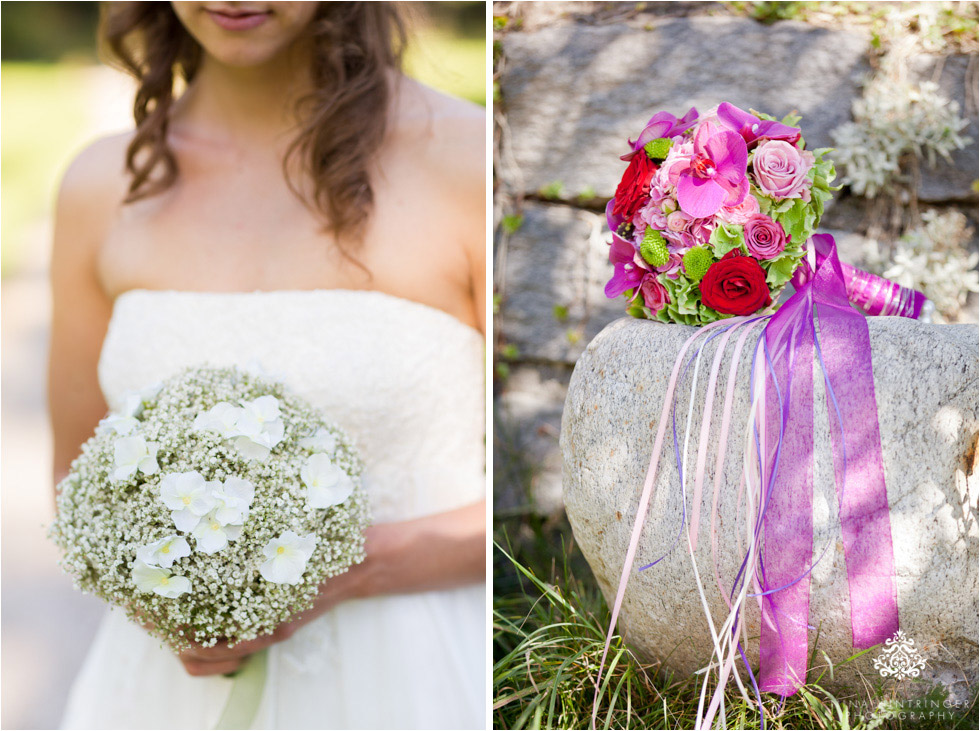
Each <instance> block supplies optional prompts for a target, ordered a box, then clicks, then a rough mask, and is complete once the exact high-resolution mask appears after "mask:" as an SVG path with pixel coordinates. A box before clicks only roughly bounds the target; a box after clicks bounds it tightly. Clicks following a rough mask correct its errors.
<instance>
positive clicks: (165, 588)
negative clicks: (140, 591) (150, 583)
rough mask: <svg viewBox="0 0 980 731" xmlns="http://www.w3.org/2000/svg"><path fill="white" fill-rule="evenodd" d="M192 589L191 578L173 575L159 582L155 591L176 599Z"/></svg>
mask: <svg viewBox="0 0 980 731" xmlns="http://www.w3.org/2000/svg"><path fill="white" fill-rule="evenodd" d="M190 590H191V580H190V579H188V578H187V577H186V576H171V577H169V578H168V579H167V580H166V582H161V583H160V584H158V585H157V586H156V587H155V588H154V589H153V591H155V592H156V593H157V594H159V595H160V596H163V597H166V598H167V599H176V598H177V597H179V596H180V595H181V594H186V593H187V592H189V591H190Z"/></svg>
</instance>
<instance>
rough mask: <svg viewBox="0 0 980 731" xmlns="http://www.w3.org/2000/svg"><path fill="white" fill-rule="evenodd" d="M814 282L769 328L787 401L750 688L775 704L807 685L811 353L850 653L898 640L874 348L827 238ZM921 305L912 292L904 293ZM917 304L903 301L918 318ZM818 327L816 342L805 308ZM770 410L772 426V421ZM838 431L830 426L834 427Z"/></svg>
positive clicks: (802, 283)
mask: <svg viewBox="0 0 980 731" xmlns="http://www.w3.org/2000/svg"><path fill="white" fill-rule="evenodd" d="M810 247H811V248H812V249H813V251H814V253H815V254H816V267H815V269H814V271H813V272H812V275H811V276H809V278H807V274H808V273H809V272H808V271H807V270H806V269H805V270H804V271H803V272H801V273H799V275H798V276H797V277H795V278H794V282H793V284H794V287H795V288H796V293H795V294H794V295H793V296H792V297H791V298H790V299H789V300H788V301H787V302H786V303H785V304H784V305H783V306H782V307H781V308H780V309H779V311H778V312H777V313H776V314H775V315H773V317H772V319H771V320H770V321H769V323H768V324H767V325H766V344H767V348H768V350H769V351H770V352H773V353H780V352H782V353H783V354H784V357H783V358H778V357H777V358H776V359H775V361H774V363H773V367H774V370H775V376H776V379H777V384H778V385H779V388H780V391H781V392H782V393H783V394H784V399H783V419H784V434H783V435H782V444H781V448H780V450H779V454H780V455H781V456H780V457H777V458H776V459H778V460H779V462H780V463H779V464H776V463H775V460H774V463H773V464H772V465H771V468H770V472H769V475H768V477H769V480H770V481H771V482H770V485H769V493H770V495H769V500H768V504H767V505H766V513H765V520H764V524H765V528H764V530H765V549H764V552H763V557H762V568H763V588H764V591H765V592H766V594H767V596H766V601H765V602H764V604H763V606H764V608H765V609H766V610H767V611H765V613H764V621H763V624H762V636H761V640H760V647H759V669H760V683H759V687H760V689H761V690H764V691H771V692H775V693H778V694H780V695H783V696H787V695H792V694H793V693H795V692H796V690H797V688H798V687H799V685H801V684H802V683H803V682H804V681H805V678H806V670H807V667H806V660H807V624H808V619H809V571H810V563H811V557H812V549H813V529H812V525H811V516H812V513H813V509H812V495H813V395H812V381H813V348H814V345H816V348H817V356H818V358H819V360H820V363H821V366H822V368H823V371H824V377H825V380H826V382H827V385H828V389H827V392H828V397H827V408H828V411H829V414H830V423H831V429H830V442H831V450H832V452H833V456H834V468H835V484H836V489H837V497H838V504H839V506H840V519H841V529H842V533H843V537H844V560H845V563H846V567H847V583H848V593H849V596H850V603H851V630H852V640H853V645H854V647H856V648H858V649H865V648H868V647H873V646H874V645H877V644H879V643H881V642H884V641H885V640H886V639H888V638H889V637H891V636H892V635H893V634H894V633H895V632H896V631H897V630H898V598H897V589H896V583H895V561H894V555H893V551H892V537H891V524H890V520H889V513H888V493H887V491H886V488H885V477H884V470H883V466H882V457H881V435H880V431H879V427H878V409H877V404H876V402H875V394H874V376H873V374H872V370H871V338H870V335H869V333H868V325H867V321H866V320H865V318H864V316H863V315H862V314H861V313H859V312H857V311H856V310H855V309H854V308H853V307H851V304H850V301H849V298H848V290H847V281H848V280H847V279H846V278H845V276H844V271H843V269H842V267H841V264H840V262H839V261H838V258H837V246H836V243H835V242H834V239H833V237H831V236H829V235H826V234H818V235H815V236H814V237H813V238H811V239H810ZM895 294H899V295H901V293H900V292H896V291H895V290H891V291H887V290H879V295H878V297H877V299H870V300H868V302H869V303H870V307H869V309H876V310H877V311H879V312H882V311H893V308H892V307H891V306H890V303H889V302H881V300H882V299H885V298H887V299H891V298H893V297H894V295H895ZM913 294H914V295H918V293H913ZM923 299H924V298H922V295H918V297H914V296H913V297H911V300H918V306H917V307H915V306H914V305H913V306H911V307H910V309H909V310H908V311H909V314H911V313H912V312H913V311H914V312H915V313H918V311H919V310H920V309H921V302H922V300H923ZM814 309H816V316H817V318H818V319H819V322H820V339H819V341H816V342H815V341H814V338H813V337H812V333H813V310H814ZM772 417H773V415H772V412H770V424H771V423H775V421H774V419H773V418H772ZM838 423H839V425H840V428H839V429H837V428H834V425H835V424H838Z"/></svg>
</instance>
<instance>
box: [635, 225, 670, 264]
mask: <svg viewBox="0 0 980 731" xmlns="http://www.w3.org/2000/svg"><path fill="white" fill-rule="evenodd" d="M640 256H642V257H643V260H644V261H645V262H646V263H647V264H649V265H650V266H653V267H662V266H663V265H664V264H666V263H667V260H668V259H669V258H670V253H669V252H668V251H667V242H666V241H664V237H663V236H662V235H661V233H660V232H659V231H657V229H655V228H653V227H652V226H647V230H646V233H644V234H643V243H641V244H640Z"/></svg>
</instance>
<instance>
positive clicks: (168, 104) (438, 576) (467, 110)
mask: <svg viewBox="0 0 980 731" xmlns="http://www.w3.org/2000/svg"><path fill="white" fill-rule="evenodd" d="M105 13H106V15H105V17H104V19H103V28H102V33H103V36H104V39H103V40H104V42H105V45H106V47H107V48H108V49H110V51H111V54H112V55H113V57H114V58H115V60H116V61H117V62H118V64H119V65H121V66H122V67H123V68H125V69H126V70H128V71H130V72H131V73H133V74H134V75H135V76H136V77H137V80H138V83H139V89H138V91H137V94H136V103H135V118H136V129H135V131H134V132H132V133H130V134H126V135H121V136H117V137H111V138H107V139H103V140H100V141H98V142H96V143H94V144H93V145H92V146H90V147H89V148H88V149H86V150H85V151H83V152H82V153H81V154H80V155H79V157H78V158H77V159H76V160H75V161H74V162H73V163H72V165H71V166H70V168H69V170H68V172H67V173H66V175H65V178H64V182H63V184H62V187H61V190H60V192H59V197H58V203H57V214H56V223H55V241H54V249H53V259H52V284H53V293H54V294H53V297H54V309H53V313H54V314H53V324H52V336H51V337H52V340H51V356H50V358H51V361H50V373H49V381H50V383H49V387H50V404H51V417H52V423H53V427H54V437H55V465H54V469H55V477H56V481H57V480H60V478H61V477H63V476H64V475H65V474H66V473H67V470H68V467H69V464H70V462H71V460H72V459H73V458H74V457H75V455H76V454H77V453H78V451H79V447H80V445H81V443H82V442H83V441H85V440H86V439H87V438H88V437H89V436H91V434H92V432H93V430H94V428H95V426H96V424H97V423H98V421H99V419H100V418H101V417H103V416H104V415H105V412H106V411H107V409H112V408H118V407H119V406H120V404H121V403H122V401H123V400H124V396H125V394H127V393H128V392H132V391H134V390H138V389H140V388H144V387H146V386H147V385H149V384H152V383H154V382H156V381H159V380H161V379H163V378H166V377H167V376H169V375H171V374H172V373H174V372H175V371H177V370H179V369H181V368H183V367H186V366H190V365H200V364H204V363H210V364H212V365H219V366H220V365H230V364H237V365H239V366H242V367H250V368H260V369H262V370H263V371H265V372H267V373H269V374H271V375H273V376H275V377H277V378H280V379H282V380H284V381H285V382H286V383H287V385H288V386H290V387H291V388H292V389H293V390H294V391H295V392H296V393H298V394H299V395H300V396H302V397H304V398H306V399H308V400H309V401H311V402H312V403H313V404H315V405H316V406H318V407H319V408H321V409H322V410H323V412H324V413H325V414H326V415H327V416H328V418H330V419H331V420H333V421H336V422H337V423H338V424H339V425H340V426H341V427H343V428H345V429H346V430H348V431H349V433H351V434H352V435H353V436H354V438H355V441H356V442H357V444H358V448H359V449H360V451H361V454H362V456H363V457H364V461H365V463H366V464H367V469H366V471H365V475H364V482H365V486H366V488H367V490H368V492H369V495H370V500H371V507H372V512H373V517H374V521H375V524H374V525H373V526H372V527H371V528H370V529H369V532H368V535H367V559H366V560H365V562H364V563H363V564H361V565H358V566H356V567H354V568H353V569H352V570H350V571H349V572H348V573H346V574H344V575H342V576H339V577H337V578H334V579H331V580H329V581H328V582H326V583H325V584H324V585H323V586H322V587H321V591H320V594H319V596H318V600H317V603H316V605H315V606H314V608H313V609H311V610H310V611H308V612H306V613H305V614H303V615H300V616H299V617H297V618H296V619H294V620H293V621H290V622H289V623H287V624H284V625H281V626H280V627H279V628H278V629H277V630H276V632H275V633H274V634H273V635H271V636H269V637H264V638H259V639H258V640H255V641H252V642H249V643H243V644H241V645H238V646H236V647H234V648H228V647H227V646H221V645H219V646H216V647H213V648H202V647H195V648H192V649H191V650H189V651H186V652H184V653H182V654H181V655H180V656H179V657H178V656H176V655H174V654H173V653H172V651H170V650H169V649H167V648H166V647H161V646H160V644H159V642H158V641H156V640H154V639H152V638H151V637H150V636H149V635H148V634H147V633H146V632H145V631H144V630H143V629H142V628H141V627H138V626H137V625H135V624H133V623H131V622H129V621H127V620H126V619H125V618H124V617H123V616H122V613H121V612H118V611H110V612H109V613H108V615H107V617H106V618H105V619H104V621H103V623H102V625H101V627H100V629H99V632H98V635H97V637H96V639H95V641H94V644H93V647H92V649H91V650H90V652H89V655H88V657H87V659H86V661H85V664H84V666H83V668H82V670H81V673H80V675H79V677H78V679H77V681H76V683H75V686H74V688H73V690H72V694H71V697H70V698H69V701H68V708H67V711H66V716H65V718H64V722H63V723H64V725H65V726H66V727H83V728H149V727H159V728H183V727H186V728H205V727H213V725H214V724H215V722H216V721H217V720H218V718H219V717H220V716H221V713H222V710H223V708H224V706H225V703H226V702H227V699H228V696H229V692H230V688H231V686H232V683H233V681H232V680H229V679H228V678H226V677H223V676H224V675H226V674H229V673H233V672H234V671H236V670H238V669H239V668H240V667H241V665H242V663H243V661H244V660H245V659H246V658H247V656H248V655H249V654H251V653H254V652H256V651H258V650H261V649H263V648H268V673H267V677H266V682H265V687H264V690H263V693H262V697H261V701H260V703H259V707H258V711H257V713H256V715H255V719H254V722H253V727H257V728H261V727H278V728H478V727H479V728H483V727H484V726H485V723H486V721H485V719H486V711H485V696H486V690H485V688H486V681H485V672H486V657H485V646H486V624H485V585H484V584H485V576H484V574H485V532H486V527H485V512H484V510H485V509H484V503H483V499H484V491H485V477H484V469H483V468H484V464H483V455H484V414H485V411H484V408H485V407H484V336H483V335H482V331H483V329H484V321H485V218H484V216H485V203H484V202H485V171H484V159H485V158H484V155H485V153H484V150H485V121H484V112H483V110H482V109H480V108H478V107H475V106H473V105H470V104H468V103H465V102H462V101H459V100H456V99H452V98H449V97H446V96H443V95H442V94H439V93H437V92H435V91H433V90H431V89H429V88H427V87H425V86H422V85H421V84H419V83H417V82H415V81H412V80H411V79H409V78H407V77H405V76H403V75H402V74H401V73H400V71H399V58H400V50H401V47H402V45H403V43H404V25H403V21H402V20H401V19H400V17H399V15H398V12H397V11H396V10H395V9H394V7H393V5H392V4H390V3H352V2H331V3H316V2H276V3H271V2H270V3H252V2H241V3H239V2H174V3H153V2H132V3H130V2H125V3H123V2H119V3H106V8H105Z"/></svg>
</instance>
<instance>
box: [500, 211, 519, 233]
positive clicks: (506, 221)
mask: <svg viewBox="0 0 980 731" xmlns="http://www.w3.org/2000/svg"><path fill="white" fill-rule="evenodd" d="M523 225H524V214H523V213H509V214H507V215H506V216H504V217H503V218H501V219H500V227H501V228H502V229H503V230H504V233H507V234H512V233H514V232H515V231H517V230H518V229H520V227H521V226H523Z"/></svg>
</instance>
